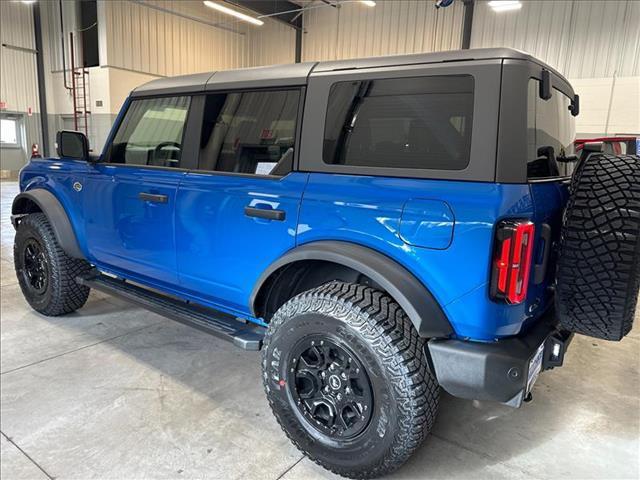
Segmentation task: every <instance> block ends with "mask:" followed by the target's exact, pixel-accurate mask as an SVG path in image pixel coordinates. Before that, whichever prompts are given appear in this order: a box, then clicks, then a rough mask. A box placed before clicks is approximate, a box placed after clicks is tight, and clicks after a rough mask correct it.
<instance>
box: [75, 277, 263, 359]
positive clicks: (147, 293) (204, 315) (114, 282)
mask: <svg viewBox="0 0 640 480" xmlns="http://www.w3.org/2000/svg"><path fill="white" fill-rule="evenodd" d="M76 282H78V283H79V284H80V285H86V286H87V287H90V288H95V289H96V290H100V291H102V292H105V293H108V294H111V295H113V296H115V297H120V298H122V299H124V300H127V301H129V302H131V303H135V304H137V305H140V306H141V307H144V308H146V309H147V310H151V311H152V312H155V313H157V314H159V315H163V316H165V317H168V318H171V319H172V320H176V321H178V322H180V323H184V324H186V325H189V326H191V327H195V328H197V329H199V330H202V331H204V332H207V333H210V334H212V335H215V336H217V337H220V338H222V339H224V340H228V341H230V342H233V344H234V345H235V346H237V347H240V348H242V349H244V350H260V348H261V347H262V338H263V337H264V333H263V331H262V330H263V329H262V328H260V327H258V326H256V325H252V324H250V323H248V322H242V321H241V320H238V319H236V318H235V317H233V316H232V315H228V314H225V313H222V312H217V311H215V310H211V309H208V308H205V307H201V306H196V305H194V304H190V303H187V302H185V301H182V300H178V299H175V298H172V297H167V296H165V295H162V294H160V293H156V292H154V291H152V290H147V289H146V288H142V287H139V286H137V285H134V284H132V283H129V282H127V281H125V280H119V279H116V278H113V277H109V276H107V275H102V274H100V273H95V272H92V273H90V274H89V275H86V276H80V277H77V278H76Z"/></svg>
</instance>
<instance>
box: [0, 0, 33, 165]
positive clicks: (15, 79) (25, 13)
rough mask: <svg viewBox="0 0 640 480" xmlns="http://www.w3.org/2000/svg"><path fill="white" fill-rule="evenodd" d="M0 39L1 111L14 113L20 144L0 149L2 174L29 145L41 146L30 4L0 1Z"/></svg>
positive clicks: (24, 154) (19, 161) (24, 156)
mask: <svg viewBox="0 0 640 480" xmlns="http://www.w3.org/2000/svg"><path fill="white" fill-rule="evenodd" d="M0 40H1V43H2V44H7V45H8V46H7V47H4V46H3V47H0V101H3V102H5V103H6V109H5V110H3V111H6V112H12V113H15V114H17V116H15V118H18V125H19V128H20V129H21V141H22V145H21V146H20V148H10V147H9V148H3V147H0V174H2V175H5V173H6V172H9V171H14V172H15V171H17V170H18V169H19V168H20V167H22V165H24V163H25V162H26V159H27V149H28V148H29V146H30V145H31V144H32V143H39V144H41V143H42V140H41V138H42V137H41V132H40V113H39V112H40V105H39V103H38V75H37V72H36V55H35V53H34V50H35V39H34V35H33V7H32V6H31V5H26V4H23V3H21V2H5V1H0ZM16 47H17V48H16ZM20 49H26V50H20ZM29 108H31V112H32V114H31V115H28V113H27V112H28V109H29ZM0 113H2V112H1V111H0Z"/></svg>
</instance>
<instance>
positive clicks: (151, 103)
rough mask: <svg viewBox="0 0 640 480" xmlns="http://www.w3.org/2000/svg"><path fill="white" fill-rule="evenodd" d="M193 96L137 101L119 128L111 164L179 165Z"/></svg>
mask: <svg viewBox="0 0 640 480" xmlns="http://www.w3.org/2000/svg"><path fill="white" fill-rule="evenodd" d="M190 100H191V99H190V97H161V98H147V99H142V100H134V101H133V102H131V106H130V107H129V109H128V110H127V113H126V114H125V116H124V119H123V120H122V123H121V124H120V127H119V128H118V132H117V133H116V135H115V137H114V139H113V143H112V145H111V150H110V153H109V162H110V163H124V164H128V165H147V166H153V167H179V166H180V161H181V158H182V136H183V133H184V126H185V122H186V120H187V113H188V111H189V103H190Z"/></svg>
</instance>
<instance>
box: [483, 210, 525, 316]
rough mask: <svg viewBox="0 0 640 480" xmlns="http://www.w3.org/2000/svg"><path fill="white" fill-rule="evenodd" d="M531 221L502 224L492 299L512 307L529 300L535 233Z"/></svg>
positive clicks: (505, 221) (497, 238) (494, 268)
mask: <svg viewBox="0 0 640 480" xmlns="http://www.w3.org/2000/svg"><path fill="white" fill-rule="evenodd" d="M534 232H535V227H534V225H533V223H531V222H530V221H528V220H504V221H502V222H500V223H499V224H498V228H497V229H496V238H495V246H494V254H493V260H492V268H491V288H490V294H491V298H493V299H497V300H502V301H505V302H506V303H509V304H511V305H515V304H517V303H522V302H523V301H524V299H525V298H526V297H527V287H528V284H529V271H530V270H531V261H532V259H531V256H532V252H533V234H534Z"/></svg>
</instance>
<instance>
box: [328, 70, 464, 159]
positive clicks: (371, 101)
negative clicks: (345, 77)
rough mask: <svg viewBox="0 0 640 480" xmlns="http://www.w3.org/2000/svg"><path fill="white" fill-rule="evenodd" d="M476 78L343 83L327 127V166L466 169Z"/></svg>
mask: <svg viewBox="0 0 640 480" xmlns="http://www.w3.org/2000/svg"><path fill="white" fill-rule="evenodd" d="M472 120H473V77H471V76H467V75H464V76H433V77H412V78H399V79H384V80H360V81H350V82H339V83H336V84H334V85H333V86H332V87H331V90H330V93H329V105H328V110H327V118H326V123H325V130H324V149H323V160H324V162H325V163H327V164H334V165H354V166H364V167H382V168H407V169H436V170H462V169H464V168H466V167H467V165H468V164H469V152H470V149H471V130H472V124H473V122H472Z"/></svg>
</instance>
